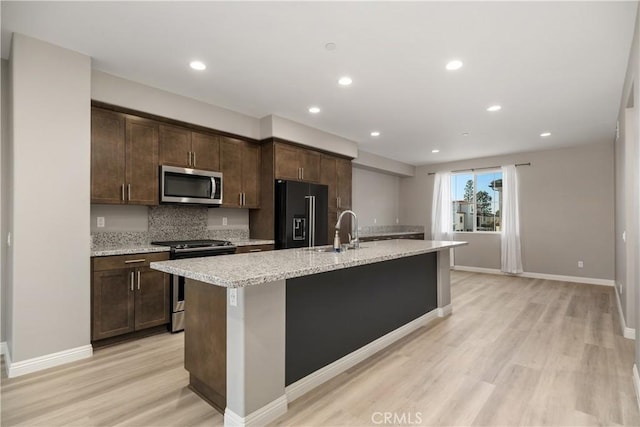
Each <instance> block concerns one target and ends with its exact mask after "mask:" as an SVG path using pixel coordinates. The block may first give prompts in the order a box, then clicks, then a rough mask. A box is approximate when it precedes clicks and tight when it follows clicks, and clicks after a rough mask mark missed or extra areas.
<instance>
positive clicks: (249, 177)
mask: <svg viewBox="0 0 640 427" xmlns="http://www.w3.org/2000/svg"><path fill="white" fill-rule="evenodd" d="M242 192H243V193H244V205H243V207H245V208H253V209H255V208H259V207H260V146H259V145H257V144H252V143H250V142H245V143H244V144H243V147H242Z"/></svg>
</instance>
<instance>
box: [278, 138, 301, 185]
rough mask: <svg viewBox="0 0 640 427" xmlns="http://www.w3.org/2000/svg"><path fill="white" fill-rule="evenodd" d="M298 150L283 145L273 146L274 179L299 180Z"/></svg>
mask: <svg viewBox="0 0 640 427" xmlns="http://www.w3.org/2000/svg"><path fill="white" fill-rule="evenodd" d="M299 154H300V153H299V150H298V149H297V148H296V147H291V146H288V145H284V144H275V163H276V167H275V176H276V179H291V180H295V181H298V180H300V163H299Z"/></svg>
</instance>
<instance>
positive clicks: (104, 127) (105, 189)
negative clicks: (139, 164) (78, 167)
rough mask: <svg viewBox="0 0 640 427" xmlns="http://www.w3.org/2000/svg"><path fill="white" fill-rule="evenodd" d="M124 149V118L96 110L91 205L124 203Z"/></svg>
mask: <svg viewBox="0 0 640 427" xmlns="http://www.w3.org/2000/svg"><path fill="white" fill-rule="evenodd" d="M124 145H125V120H124V115H122V114H120V113H115V112H112V111H106V110H100V109H97V108H92V109H91V203H109V204H122V203H124V197H123V191H122V190H123V188H124V187H123V186H124V185H125V182H124V181H125V176H124V165H125V162H124V155H125V150H124Z"/></svg>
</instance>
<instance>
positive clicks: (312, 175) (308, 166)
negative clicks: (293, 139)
mask: <svg viewBox="0 0 640 427" xmlns="http://www.w3.org/2000/svg"><path fill="white" fill-rule="evenodd" d="M300 167H301V168H302V180H303V181H309V182H320V153H318V152H315V151H311V150H305V149H300Z"/></svg>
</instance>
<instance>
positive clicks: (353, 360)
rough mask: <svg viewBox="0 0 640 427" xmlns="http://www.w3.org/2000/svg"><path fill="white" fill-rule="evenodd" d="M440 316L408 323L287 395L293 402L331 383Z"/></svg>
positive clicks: (296, 385) (295, 386)
mask: <svg viewBox="0 0 640 427" xmlns="http://www.w3.org/2000/svg"><path fill="white" fill-rule="evenodd" d="M449 307H450V306H449ZM439 315H440V313H439V309H436V310H432V311H430V312H428V313H427V314H424V315H422V316H420V317H418V318H417V319H415V320H413V321H411V322H409V323H407V324H406V325H404V326H401V327H400V328H398V329H396V330H395V331H392V332H389V333H388V334H387V335H384V336H382V337H380V338H378V339H377V340H375V341H372V342H370V343H369V344H367V345H365V346H364V347H361V348H359V349H358V350H356V351H354V352H353V353H349V354H347V355H346V356H344V357H342V358H341V359H338V360H336V361H335V362H333V363H331V364H330V365H327V366H325V367H324V368H321V369H318V370H317V371H315V372H314V373H312V374H310V375H307V376H306V377H304V378H302V379H300V380H298V381H296V382H295V383H293V384H291V385H289V386H287V387H286V388H285V391H286V393H287V398H288V399H289V402H293V401H294V400H296V399H297V398H299V397H300V396H302V395H304V394H305V393H307V392H309V391H311V390H313V389H314V388H316V387H318V386H319V385H321V384H323V383H325V382H326V381H329V380H330V379H331V378H333V377H335V376H337V375H339V374H341V373H343V372H344V371H346V370H347V369H349V368H351V367H353V366H354V365H356V364H358V363H360V362H362V361H363V360H365V359H367V358H368V357H370V356H372V355H374V354H375V353H377V352H378V351H380V350H382V349H383V348H385V347H387V346H389V345H391V344H393V343H394V342H396V341H397V340H399V339H400V338H402V337H404V336H406V335H408V334H410V333H411V332H413V331H415V330H416V329H418V328H420V327H422V326H425V325H427V324H429V323H430V322H431V321H433V320H434V319H436V318H437V317H439Z"/></svg>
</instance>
